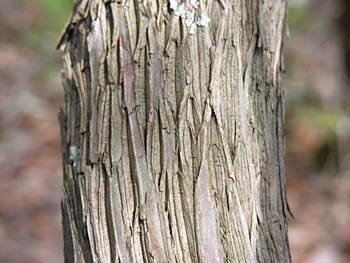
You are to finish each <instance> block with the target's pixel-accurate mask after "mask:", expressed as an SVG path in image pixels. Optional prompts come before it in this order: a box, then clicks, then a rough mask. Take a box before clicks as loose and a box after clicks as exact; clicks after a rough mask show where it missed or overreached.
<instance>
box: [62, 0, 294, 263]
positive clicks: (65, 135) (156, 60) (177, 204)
mask: <svg viewBox="0 0 350 263" xmlns="http://www.w3.org/2000/svg"><path fill="white" fill-rule="evenodd" d="M285 14H286V2H285V1H284V0H214V1H212V0H200V1H199V2H197V1H195V0H191V1H184V2H183V3H180V2H177V1H176V0H170V2H168V1H162V0H157V1H155V0H145V1H129V0H120V1H118V0H116V1H111V0H110V1H108V0H103V1H102V0H76V3H75V7H74V12H73V15H72V17H71V19H70V22H69V24H68V26H67V28H66V30H65V33H64V34H63V36H62V39H61V41H60V43H59V48H60V49H61V50H62V51H63V85H64V90H65V109H64V110H62V112H61V113H60V122H61V128H62V145H63V166H64V199H63V202H62V213H63V225H64V251H65V262H86V263H87V262H102V263H107V262H122V263H128V262H134V263H142V262H159V263H165V262H171V263H174V262H184V263H190V262H242V263H243V262H284V263H286V262H290V254H289V245H288V236H287V213H288V205H287V201H286V189H285V164H284V151H285V150H284V135H283V127H284V99H283V90H282V80H281V72H282V66H283V65H282V49H283V43H282V39H283V34H284V25H285Z"/></svg>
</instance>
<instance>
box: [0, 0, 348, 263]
mask: <svg viewBox="0 0 350 263" xmlns="http://www.w3.org/2000/svg"><path fill="white" fill-rule="evenodd" d="M67 1H68V0H67ZM67 1H63V2H66V3H67ZM311 2H312V1H311ZM313 2H315V1H313ZM321 2H322V3H323V4H324V5H325V6H324V7H323V8H321V11H322V10H323V11H324V12H326V13H325V14H327V12H329V8H327V4H328V5H329V4H330V3H332V1H330V0H328V1H326V0H322V1H321ZM43 3H45V1H44V0H35V1H21V0H1V1H0V58H1V59H0V149H1V151H0V167H1V171H0V178H1V183H0V248H1V249H0V263H39V262H40V263H41V262H43V263H45V262H48V259H49V260H50V263H58V262H63V254H62V250H63V246H62V231H61V217H60V199H61V196H62V168H61V154H60V150H61V146H60V132H59V125H58V119H57V112H58V110H59V107H60V106H61V105H63V89H62V88H61V82H60V74H59V72H60V65H59V52H57V51H55V50H54V46H55V42H56V40H57V39H58V37H57V32H56V31H55V32H50V31H48V30H47V28H45V27H43V26H42V24H43V23H46V22H47V21H48V20H47V19H48V18H47V12H49V11H48V9H47V6H46V7H43ZM292 7H293V6H292ZM311 7H312V5H311V4H310V7H309V8H311ZM51 11H52V9H51ZM51 11H50V12H51ZM292 11H293V10H292ZM293 12H294V13H292V14H293V15H294V16H295V17H298V14H297V13H295V12H296V11H295V10H294V11H293ZM55 15H57V16H59V21H64V19H66V18H67V16H68V15H67V13H66V11H62V12H61V13H55ZM328 18H329V19H330V20H331V19H332V16H330V15H328ZM49 27H51V26H50V25H49ZM52 27H53V26H52ZM54 27H55V28H56V26H54ZM57 27H58V28H61V27H62V25H61V24H59V25H58V26H57ZM310 31H311V33H310ZM291 32H292V35H291V37H290V40H288V44H287V47H286V52H287V56H286V57H287V59H288V57H289V62H288V61H287V66H288V65H289V66H290V67H293V70H292V72H291V73H287V76H286V78H287V81H286V85H285V86H286V94H287V99H288V97H290V98H293V99H290V100H289V102H288V100H287V104H288V103H290V105H293V103H295V101H297V100H298V98H297V99H295V97H297V96H296V95H295V93H298V92H299V93H303V92H305V89H306V87H307V86H308V85H309V86H311V88H310V89H311V90H312V91H313V92H315V93H317V94H319V97H320V101H321V103H320V104H319V105H318V106H317V104H314V105H316V106H317V107H319V109H320V111H321V112H323V111H324V109H325V108H327V107H328V106H327V107H325V106H324V105H332V101H333V100H334V99H332V96H333V95H332V94H329V93H334V91H331V92H330V91H329V90H327V87H329V86H341V85H342V84H341V83H339V82H337V81H338V79H341V77H337V75H334V70H337V69H338V68H339V67H340V62H339V56H341V55H339V53H340V51H339V46H337V44H336V43H334V42H332V41H326V40H325V39H329V38H332V36H330V35H329V34H331V33H330V32H333V30H332V27H329V28H328V29H327V30H323V31H322V32H321V31H320V30H319V29H318V28H317V27H316V28H314V27H312V28H311V29H308V30H306V29H305V28H304V29H303V28H302V29H296V30H293V29H292V30H291ZM320 32H321V33H320ZM327 34H328V35H327ZM320 43H321V44H320ZM301 47H303V48H302V49H301ZM317 54H323V55H322V56H321V57H320V56H317ZM322 59H323V60H324V61H322ZM288 63H289V64H288ZM293 63H294V64H295V65H294V66H293ZM310 67H312V68H313V70H310ZM315 67H316V68H315ZM317 67H318V68H317ZM318 74H319V75H321V76H322V78H321V80H317V81H316V80H315V76H316V75H318ZM296 79H297V80H298V81H295V80H296ZM305 83H307V84H305ZM298 103H301V102H298ZM307 103H308V102H307ZM298 105H299V104H298ZM316 106H315V107H316ZM298 107H299V106H298ZM305 107H306V106H305ZM289 108H293V107H292V106H290V107H289ZM308 109H309V107H308ZM296 112H297V111H295V110H293V109H292V110H290V113H289V111H287V118H290V120H291V121H290V122H289V124H288V126H289V127H290V128H289V130H288V131H287V149H288V151H287V184H288V185H287V186H288V197H289V204H290V207H291V210H292V213H293V215H294V219H292V218H291V219H290V224H289V238H290V246H291V253H292V258H293V262H295V263H347V262H350V231H349V225H350V174H346V172H343V173H340V172H336V169H334V168H333V165H332V158H330V160H331V161H329V163H330V164H329V165H328V164H327V165H324V164H323V166H322V167H323V168H319V169H315V167H314V165H312V162H313V159H314V155H315V154H317V149H318V148H319V147H320V144H322V141H323V137H322V134H323V133H321V134H320V132H319V131H320V129H321V128H322V127H323V126H322V123H323V120H321V124H320V123H318V122H314V121H310V120H309V119H308V118H309V117H308V115H303V114H301V115H300V117H299V115H298V114H296ZM313 112H314V111H313ZM297 113H299V112H297ZM293 114H294V115H293ZM315 114H316V115H317V114H319V112H316V113H315ZM313 116H314V115H313ZM322 116H323V115H322ZM327 116H328V115H327ZM327 120H328V119H327ZM287 122H288V120H287ZM320 125H321V126H320ZM320 127H321V128H320ZM324 133H327V134H328V135H329V130H326V131H325V132H324ZM328 146H329V145H328ZM330 146H332V145H330ZM329 151H330V153H329V154H328V155H329V156H331V155H332V154H331V153H332V151H335V150H334V149H333V148H332V147H330V150H329ZM324 163H326V162H324Z"/></svg>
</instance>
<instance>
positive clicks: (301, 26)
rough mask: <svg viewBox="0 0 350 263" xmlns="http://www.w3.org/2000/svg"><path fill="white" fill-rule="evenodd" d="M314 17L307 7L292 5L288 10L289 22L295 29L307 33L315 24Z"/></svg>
mask: <svg viewBox="0 0 350 263" xmlns="http://www.w3.org/2000/svg"><path fill="white" fill-rule="evenodd" d="M312 17H313V16H312V15H310V13H309V10H308V8H307V7H306V6H293V5H290V6H289V8H288V22H289V25H290V26H291V27H292V28H294V29H297V30H301V31H307V30H308V29H310V27H311V25H312V23H313V19H312Z"/></svg>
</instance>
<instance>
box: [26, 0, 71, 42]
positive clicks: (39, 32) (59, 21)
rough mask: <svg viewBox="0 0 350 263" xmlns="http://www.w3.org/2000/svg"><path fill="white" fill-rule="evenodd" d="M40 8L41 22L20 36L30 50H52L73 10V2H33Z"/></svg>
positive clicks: (63, 0)
mask: <svg viewBox="0 0 350 263" xmlns="http://www.w3.org/2000/svg"><path fill="white" fill-rule="evenodd" d="M34 3H35V4H37V5H38V6H39V8H41V15H42V19H41V22H40V23H39V24H38V25H37V26H36V27H35V28H34V30H32V31H30V32H25V33H23V35H22V36H21V38H22V40H23V41H24V43H25V44H27V45H28V46H29V47H31V48H37V49H45V48H47V47H48V48H49V49H52V48H54V45H55V43H56V42H57V41H58V38H59V35H60V32H61V31H62V29H63V28H64V25H65V23H66V22H67V20H68V18H69V16H70V14H71V12H72V8H73V0H34Z"/></svg>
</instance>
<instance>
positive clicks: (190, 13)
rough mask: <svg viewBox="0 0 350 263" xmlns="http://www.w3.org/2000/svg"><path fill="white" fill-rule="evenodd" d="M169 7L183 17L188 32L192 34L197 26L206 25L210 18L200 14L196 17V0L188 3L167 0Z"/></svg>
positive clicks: (197, 4) (197, 5) (197, 3)
mask: <svg viewBox="0 0 350 263" xmlns="http://www.w3.org/2000/svg"><path fill="white" fill-rule="evenodd" d="M169 3H170V9H172V10H173V11H174V14H175V15H176V16H179V17H181V18H183V19H184V21H185V24H186V27H187V29H188V32H189V33H190V34H191V35H193V34H195V33H196V30H197V27H198V26H201V27H207V26H208V25H209V22H210V18H209V17H208V16H206V15H201V16H199V17H198V18H197V19H196V9H198V7H199V2H198V1H197V0H191V1H190V5H185V4H184V3H181V4H179V3H178V1H176V0H169Z"/></svg>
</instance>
